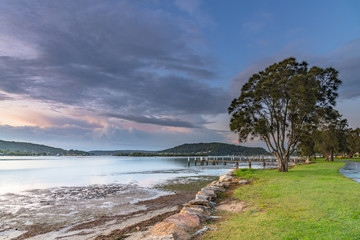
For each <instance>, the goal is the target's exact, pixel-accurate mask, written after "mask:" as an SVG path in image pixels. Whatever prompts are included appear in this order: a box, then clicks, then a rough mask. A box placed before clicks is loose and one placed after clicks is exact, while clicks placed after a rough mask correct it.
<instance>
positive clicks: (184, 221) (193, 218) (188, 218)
mask: <svg viewBox="0 0 360 240" xmlns="http://www.w3.org/2000/svg"><path fill="white" fill-rule="evenodd" d="M164 222H168V223H175V224H176V225H177V226H178V227H181V228H182V229H184V230H185V231H186V232H191V231H193V230H195V229H196V228H197V227H198V226H200V224H201V222H200V217H199V216H198V215H195V214H189V213H177V214H175V215H172V216H170V217H168V218H166V219H165V220H164Z"/></svg>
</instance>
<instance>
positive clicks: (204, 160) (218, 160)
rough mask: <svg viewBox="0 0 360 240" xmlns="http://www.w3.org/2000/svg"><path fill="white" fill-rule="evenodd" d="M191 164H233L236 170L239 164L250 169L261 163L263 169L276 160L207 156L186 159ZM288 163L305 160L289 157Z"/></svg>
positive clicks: (256, 157) (258, 157) (253, 157)
mask: <svg viewBox="0 0 360 240" xmlns="http://www.w3.org/2000/svg"><path fill="white" fill-rule="evenodd" d="M191 162H193V163H194V166H196V165H197V163H199V164H200V166H204V165H209V164H211V165H219V164H222V165H226V164H227V163H233V164H235V166H236V168H238V167H239V163H247V164H248V166H249V168H251V164H252V163H261V164H262V166H263V167H265V166H266V164H268V163H275V162H276V163H277V160H276V158H274V157H271V156H213V157H212V156H209V157H188V161H187V164H188V167H190V166H191ZM289 162H295V163H299V162H305V159H303V158H299V157H290V159H289Z"/></svg>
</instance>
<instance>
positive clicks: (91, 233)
mask: <svg viewBox="0 0 360 240" xmlns="http://www.w3.org/2000/svg"><path fill="white" fill-rule="evenodd" d="M213 178H217V177H215V176H212V177H209V176H195V177H194V176H192V177H184V178H180V180H179V181H168V182H165V183H163V184H162V186H157V188H155V189H151V191H153V192H154V191H155V192H156V191H159V192H161V191H162V193H163V194H162V195H160V196H159V197H157V198H153V199H150V200H149V199H148V200H146V198H149V196H148V197H146V196H145V195H141V192H140V193H138V192H136V191H138V190H139V189H138V188H135V189H131V187H130V189H129V191H132V192H136V193H137V194H138V195H139V198H140V196H141V197H142V198H143V199H144V200H140V201H138V202H134V203H128V204H124V205H123V206H121V207H122V208H119V209H118V210H119V211H120V210H121V211H127V213H123V214H116V208H117V206H115V204H111V203H110V202H113V203H117V202H118V201H120V200H122V201H124V199H126V194H122V196H118V197H116V191H115V190H116V188H117V187H118V188H120V186H115V185H109V186H107V187H108V188H105V190H104V189H102V188H101V186H98V185H93V186H87V187H80V188H78V187H77V188H70V187H68V188H65V189H66V191H70V190H71V191H70V192H74V193H76V194H77V195H75V196H71V197H73V198H74V199H71V200H69V199H66V200H64V199H60V200H58V199H47V200H46V201H45V200H40V199H36V200H33V199H32V201H33V202H29V205H32V206H33V204H34V202H35V203H36V204H37V205H36V206H40V207H41V209H39V208H37V207H36V206H33V207H32V208H31V209H24V208H20V209H16V210H15V211H14V212H15V213H13V214H8V215H7V216H6V218H4V217H3V218H2V219H3V220H4V221H2V223H1V224H0V238H1V239H6V240H7V239H16V240H21V239H32V240H40V239H69V240H74V239H76V240H83V239H84V240H85V239H113V238H111V237H109V236H112V235H114V234H119V233H121V232H123V233H127V232H129V231H132V230H133V229H134V227H138V228H139V229H144V228H145V227H147V226H151V225H153V224H155V223H156V222H158V221H162V220H163V219H164V218H166V217H168V216H169V215H171V214H174V213H175V212H178V211H179V210H180V209H179V208H180V206H182V205H183V204H184V203H186V202H187V201H189V200H190V199H192V198H193V197H194V196H195V194H196V192H197V191H198V189H199V188H201V187H202V186H200V185H203V186H204V185H206V183H208V182H211V181H212V180H213ZM186 179H188V181H186ZM199 179H200V180H199ZM195 182H200V185H196V184H194V183H195ZM186 185H188V186H190V187H189V188H190V191H189V190H187V191H185V190H186V189H187V187H186ZM94 186H96V188H95V190H96V191H97V192H100V193H103V192H105V193H106V192H107V191H108V192H110V193H112V191H113V192H115V193H113V194H115V196H112V195H111V194H110V196H107V195H106V194H103V195H102V198H101V199H97V198H96V196H91V195H90V196H89V197H88V199H81V200H80V202H78V201H79V199H78V198H77V196H78V195H79V194H80V195H79V196H82V198H84V194H83V193H88V192H94V189H93V187H94ZM179 186H181V189H179ZM191 187H192V188H191ZM166 188H168V189H166ZM170 189H171V190H172V191H169V190H170ZM140 190H141V189H140ZM164 190H166V192H164ZM34 191H35V192H36V191H40V192H42V191H48V192H46V194H44V195H46V197H47V198H49V196H50V195H51V191H50V190H49V189H46V190H33V192H34ZM164 193H166V194H164ZM10 195H11V194H10ZM10 195H9V196H8V197H13V198H14V199H16V195H15V194H13V196H10ZM56 195H57V197H58V195H59V196H62V197H64V195H66V194H64V193H63V192H60V193H56ZM120 195H121V194H120ZM18 196H20V195H18ZM85 196H87V195H85ZM1 197H3V196H1ZM1 197H0V202H1V201H5V200H4V199H2V198H1ZM21 197H22V198H23V199H25V200H23V201H25V202H26V201H28V199H26V198H25V196H21ZM110 200H111V201H110ZM18 201H21V200H19V199H18ZM87 205H89V206H90V208H87V207H88V206H87ZM91 206H93V207H91ZM4 207H6V206H4ZM78 208H79V209H78ZM107 208H109V209H110V210H109V209H107ZM112 208H115V210H114V211H113V210H112ZM74 209H76V210H77V211H79V212H81V214H79V213H78V215H83V216H81V218H80V217H79V216H76V217H77V218H74V215H72V214H73V213H72V211H74ZM121 211H120V212H121ZM31 214H33V215H34V216H35V218H34V219H31V218H30V217H29V216H30V215H31ZM91 214H92V215H91ZM51 215H53V219H56V220H57V222H56V221H55V222H51ZM59 219H60V220H61V219H63V222H62V221H59ZM6 222H8V223H9V222H13V224H12V227H8V228H6ZM135 225H136V226H135ZM106 235H109V236H106Z"/></svg>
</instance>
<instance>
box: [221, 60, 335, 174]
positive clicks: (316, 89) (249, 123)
mask: <svg viewBox="0 0 360 240" xmlns="http://www.w3.org/2000/svg"><path fill="white" fill-rule="evenodd" d="M340 83H341V81H340V80H339V79H338V72H337V71H336V70H335V69H334V68H326V69H322V68H319V67H311V68H310V69H309V68H308V64H307V63H306V62H301V63H298V62H297V61H296V59H295V58H287V59H285V60H283V61H281V62H278V63H275V64H273V65H271V66H269V67H267V68H266V69H265V70H264V71H260V72H259V73H256V74H254V75H252V77H250V79H249V80H248V81H247V82H246V83H245V84H244V85H243V87H242V89H241V93H240V96H239V97H238V98H235V99H234V100H233V101H232V103H231V105H230V107H229V108H228V111H229V114H230V115H231V120H230V129H231V130H232V131H234V132H236V133H237V134H238V136H239V141H241V142H244V141H247V140H248V139H253V138H255V137H257V138H260V139H261V140H263V141H264V142H265V143H266V145H267V148H268V150H269V151H270V152H271V153H272V154H273V155H274V156H275V157H276V158H277V160H278V167H279V171H280V172H287V171H288V160H289V158H290V156H291V154H292V153H293V152H294V150H295V148H296V145H297V144H298V142H299V140H300V137H301V136H303V135H304V134H306V133H307V132H310V131H311V130H313V129H314V128H316V125H317V123H318V121H319V120H320V118H322V117H323V116H325V115H326V114H327V113H328V112H331V111H332V108H333V106H335V103H336V102H335V99H336V97H337V89H338V86H339V85H340Z"/></svg>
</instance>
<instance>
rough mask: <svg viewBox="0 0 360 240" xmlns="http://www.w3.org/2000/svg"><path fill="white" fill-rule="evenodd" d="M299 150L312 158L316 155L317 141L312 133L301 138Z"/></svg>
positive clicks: (303, 154)
mask: <svg viewBox="0 0 360 240" xmlns="http://www.w3.org/2000/svg"><path fill="white" fill-rule="evenodd" d="M299 150H300V152H301V155H302V156H306V157H307V158H308V159H309V160H311V156H313V155H315V142H314V139H313V136H312V134H308V135H305V136H303V137H301V138H300V143H299Z"/></svg>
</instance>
